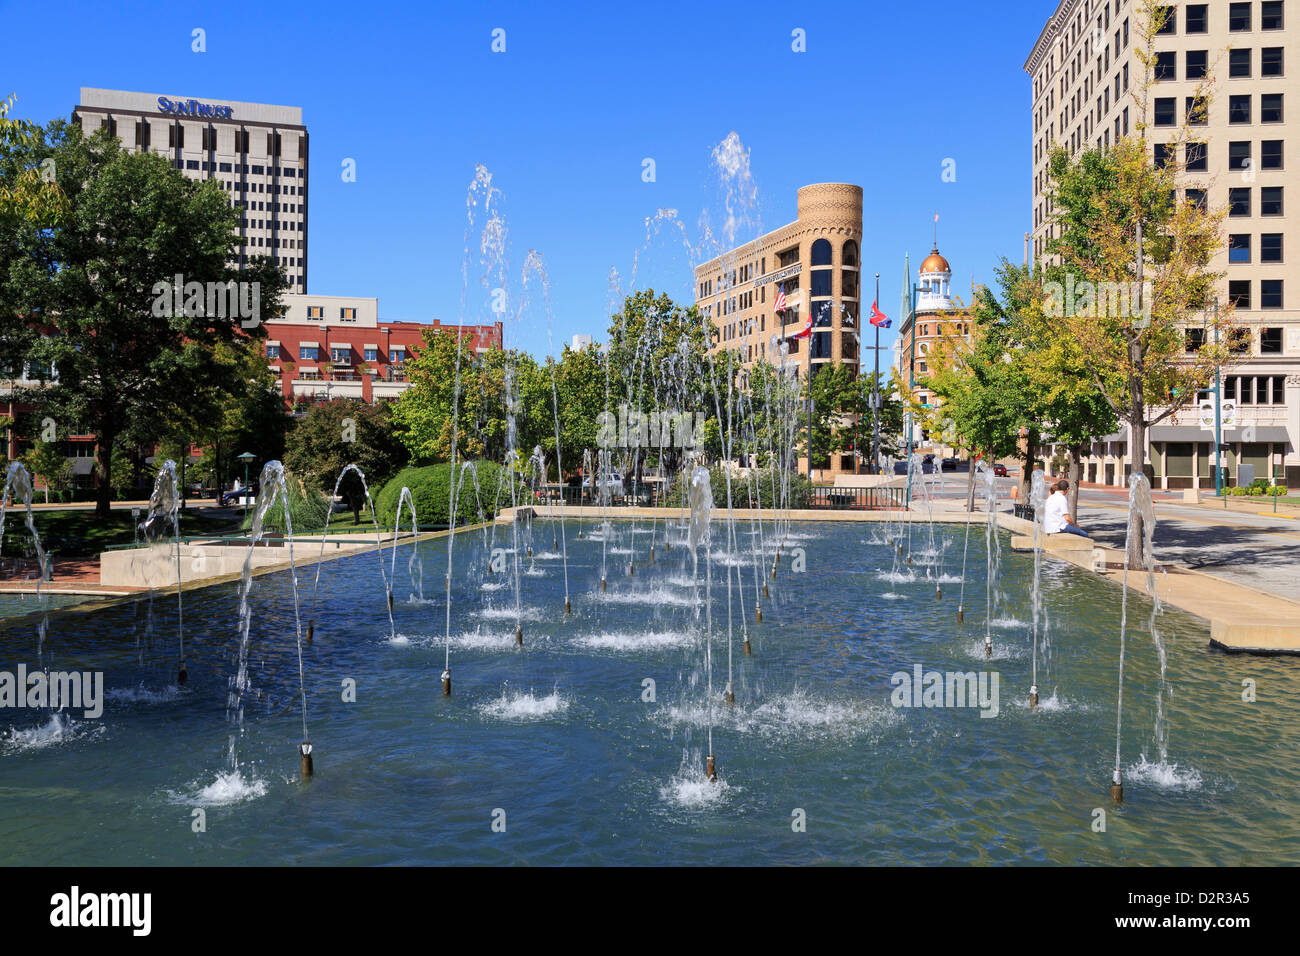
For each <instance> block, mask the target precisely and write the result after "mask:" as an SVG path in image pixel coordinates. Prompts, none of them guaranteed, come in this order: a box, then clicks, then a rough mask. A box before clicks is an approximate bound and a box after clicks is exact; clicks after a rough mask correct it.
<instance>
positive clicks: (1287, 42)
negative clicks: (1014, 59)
mask: <svg viewBox="0 0 1300 956" xmlns="http://www.w3.org/2000/svg"><path fill="white" fill-rule="evenodd" d="M1288 7H1291V8H1292V9H1290V10H1288V9H1287V8H1288ZM1167 9H1168V10H1169V16H1168V17H1167V18H1166V20H1165V25H1164V27H1163V29H1162V30H1161V31H1160V32H1159V33H1158V34H1157V35H1156V36H1155V37H1154V40H1153V47H1152V52H1153V54H1154V62H1153V63H1152V65H1151V66H1152V80H1153V83H1152V85H1151V88H1150V90H1149V95H1148V96H1147V98H1146V106H1145V109H1144V107H1143V101H1142V99H1141V98H1139V97H1137V96H1135V93H1137V92H1138V91H1139V90H1140V89H1141V88H1142V85H1143V77H1144V68H1143V64H1142V62H1141V60H1140V59H1139V58H1138V56H1137V47H1138V46H1139V45H1140V43H1141V41H1140V38H1139V35H1138V34H1139V31H1140V20H1141V16H1142V4H1141V3H1140V2H1138V0H1062V2H1061V3H1060V4H1059V5H1058V6H1057V8H1056V12H1055V13H1054V14H1053V15H1052V17H1051V18H1050V19H1049V20H1048V21H1047V24H1046V26H1044V27H1043V30H1042V33H1041V34H1040V35H1039V37H1038V40H1037V42H1036V43H1035V44H1034V48H1033V50H1032V51H1031V53H1030V55H1029V59H1028V60H1027V61H1026V62H1025V64H1024V69H1025V71H1026V72H1027V73H1028V74H1029V76H1030V78H1031V83H1032V116H1031V122H1032V128H1033V148H1032V155H1033V166H1032V168H1033V232H1032V237H1033V251H1034V255H1035V257H1036V258H1041V257H1042V256H1043V255H1045V253H1046V243H1047V240H1048V239H1049V238H1051V235H1052V229H1053V227H1052V225H1051V223H1050V216H1051V204H1050V200H1049V197H1048V194H1047V187H1048V178H1047V163H1048V158H1049V155H1050V152H1051V150H1052V148H1053V147H1054V146H1056V145H1063V146H1065V147H1067V148H1069V149H1071V150H1074V151H1080V150H1084V149H1097V148H1100V149H1105V148H1107V147H1108V146H1110V145H1111V144H1112V143H1115V142H1116V141H1118V140H1119V139H1120V138H1122V137H1125V136H1130V135H1134V134H1136V133H1137V129H1138V126H1139V125H1144V126H1145V130H1144V133H1145V136H1146V138H1147V141H1148V142H1149V143H1150V144H1151V145H1152V148H1153V150H1154V151H1155V152H1156V156H1163V155H1164V152H1163V151H1164V147H1165V145H1166V144H1167V143H1168V142H1169V141H1171V140H1173V139H1174V138H1175V134H1176V132H1177V130H1178V128H1179V127H1180V126H1181V125H1182V124H1183V122H1184V121H1187V120H1190V121H1192V122H1193V123H1195V124H1196V125H1197V126H1198V127H1199V128H1198V130H1197V132H1198V133H1201V134H1203V136H1204V139H1205V144H1204V146H1203V147H1198V146H1193V147H1191V152H1190V154H1189V155H1184V156H1176V157H1173V159H1174V160H1175V161H1177V162H1178V163H1179V165H1180V173H1179V176H1180V180H1181V183H1180V193H1181V196H1182V198H1183V199H1185V200H1192V201H1199V202H1206V203H1208V205H1209V207H1210V208H1211V209H1225V208H1226V209H1227V210H1228V216H1227V218H1226V219H1225V220H1224V232H1225V233H1226V238H1227V242H1226V248H1225V249H1224V250H1223V251H1222V252H1221V253H1220V254H1219V255H1217V256H1216V257H1215V258H1214V259H1213V260H1212V261H1211V262H1210V267H1211V268H1212V269H1214V270H1215V271H1223V272H1226V273H1227V275H1226V277H1225V278H1224V280H1223V282H1222V284H1221V286H1220V288H1219V289H1218V297H1219V301H1220V302H1221V303H1227V302H1229V301H1231V302H1233V303H1234V304H1235V309H1236V311H1235V320H1234V321H1235V322H1236V323H1238V324H1239V325H1241V326H1243V327H1244V328H1245V329H1246V330H1247V332H1248V333H1249V334H1248V335H1246V336H1244V337H1243V338H1242V339H1241V342H1240V344H1239V345H1237V346H1235V347H1234V348H1235V349H1236V350H1237V355H1236V360H1235V362H1234V364H1233V366H1232V367H1230V368H1227V369H1225V374H1224V377H1223V394H1222V398H1223V399H1224V401H1230V402H1232V403H1234V404H1235V406H1236V409H1235V410H1236V422H1235V424H1233V425H1232V426H1230V427H1229V428H1227V430H1226V431H1225V432H1224V436H1223V438H1224V442H1225V444H1227V445H1228V446H1229V450H1228V451H1227V452H1226V454H1225V455H1224V457H1223V468H1224V477H1225V478H1226V479H1227V480H1228V483H1234V482H1235V481H1236V480H1237V478H1238V477H1239V475H1240V474H1241V472H1240V471H1239V466H1240V465H1241V464H1248V465H1253V466H1254V473H1255V475H1256V476H1257V477H1268V476H1271V475H1277V476H1278V477H1279V479H1280V480H1283V481H1285V482H1286V483H1287V484H1289V485H1292V486H1294V485H1296V484H1300V278H1297V277H1296V276H1294V275H1288V273H1287V268H1286V261H1287V260H1286V249H1287V248H1290V249H1292V250H1296V249H1300V245H1297V243H1300V230H1298V229H1297V228H1296V222H1297V216H1296V215H1295V212H1294V210H1296V209H1300V206H1298V205H1297V204H1300V161H1297V160H1291V161H1288V160H1287V158H1286V157H1287V155H1288V152H1289V151H1295V150H1297V149H1298V148H1300V87H1298V86H1297V79H1296V78H1297V77H1298V76H1300V63H1296V62H1293V63H1292V64H1291V72H1290V73H1288V72H1287V71H1286V60H1287V57H1288V56H1290V57H1292V58H1293V59H1294V58H1295V57H1296V56H1297V55H1300V54H1297V48H1296V44H1295V43H1293V42H1291V38H1292V37H1300V19H1297V18H1300V2H1297V0H1291V2H1289V3H1288V2H1285V0H1245V2H1222V0H1219V2H1214V3H1176V4H1169V5H1168V8H1167ZM1288 14H1289V15H1290V17H1291V19H1292V20H1293V21H1294V22H1288ZM1205 80H1210V81H1211V82H1212V100H1211V101H1210V102H1208V104H1202V105H1207V106H1208V109H1204V110H1202V109H1200V108H1199V106H1198V103H1197V101H1196V99H1195V95H1196V91H1197V88H1198V86H1199V85H1200V84H1201V83H1202V82H1203V81H1205ZM1288 97H1290V101H1289V102H1288V100H1287V98H1288ZM1288 107H1289V109H1290V112H1289V113H1288ZM1201 114H1203V115H1201ZM1293 126H1295V127H1296V132H1292V131H1291V127H1293ZM1153 158H1156V157H1153ZM1184 167H1185V168H1184ZM1288 202H1289V203H1290V204H1291V207H1290V208H1288V205H1287V204H1288ZM1189 347H1193V348H1194V347H1196V330H1191V331H1190V335H1189ZM1208 399H1209V395H1208V393H1202V394H1201V395H1200V396H1198V402H1194V403H1193V405H1192V407H1190V408H1188V409H1187V410H1186V411H1183V412H1180V413H1179V415H1178V417H1177V418H1176V419H1175V420H1173V421H1166V422H1164V423H1162V424H1160V425H1156V426H1154V427H1153V428H1151V429H1149V430H1148V441H1149V443H1150V460H1151V461H1152V463H1153V464H1154V467H1155V475H1156V485H1157V487H1164V488H1171V489H1174V488H1199V489H1202V490H1205V489H1210V490H1212V489H1213V488H1214V486H1215V479H1214V471H1213V466H1214V461H1215V456H1214V428H1213V421H1212V419H1211V418H1208V417H1206V416H1202V415H1201V414H1200V412H1199V407H1198V406H1199V401H1205V400H1208ZM1127 461H1128V448H1127V435H1126V429H1124V428H1121V430H1120V431H1119V432H1117V433H1116V434H1114V435H1109V436H1106V439H1105V440H1104V441H1100V442H1096V443H1094V445H1093V448H1092V450H1091V454H1090V455H1089V456H1088V458H1087V459H1086V460H1085V462H1084V468H1085V473H1084V478H1085V480H1089V481H1097V482H1102V483H1105V484H1122V483H1124V481H1125V474H1126V472H1127V467H1126V464H1127Z"/></svg>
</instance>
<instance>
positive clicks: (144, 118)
mask: <svg viewBox="0 0 1300 956" xmlns="http://www.w3.org/2000/svg"><path fill="white" fill-rule="evenodd" d="M73 119H74V121H75V122H78V123H80V124H81V128H82V129H83V130H84V131H85V132H86V133H92V132H94V131H95V130H97V129H101V128H105V127H106V128H107V129H108V130H109V131H110V132H111V133H112V134H114V135H115V136H117V138H118V139H119V140H121V142H122V145H123V146H124V147H126V148H128V149H136V150H141V151H148V152H152V153H155V154H157V155H159V156H162V157H164V158H165V159H167V160H168V162H170V163H171V164H172V166H173V167H175V168H176V169H179V170H180V171H181V172H182V173H184V174H185V175H186V176H189V177H191V178H192V179H215V180H216V181H217V182H219V183H220V184H221V188H222V189H223V190H225V192H226V194H227V196H228V197H229V199H228V201H229V203H230V205H231V207H232V208H240V207H242V209H243V214H242V216H241V218H240V222H239V235H240V239H241V240H242V246H241V247H240V252H239V255H238V258H236V259H235V260H233V263H234V264H235V265H242V264H246V263H247V261H248V260H249V259H250V258H256V257H259V256H269V257H271V258H272V259H274V261H275V262H276V263H277V264H278V265H279V266H280V268H281V271H283V273H284V274H285V276H286V277H287V279H288V280H289V286H288V291H289V292H297V293H302V292H306V291H307V222H308V219H307V183H308V179H307V170H308V155H309V149H308V135H307V127H305V126H304V125H303V123H302V110H301V109H300V108H298V107H296V106H269V105H267V104H264V103H240V102H237V101H235V100H220V99H193V98H183V97H180V96H177V95H175V94H171V93H168V94H156V93H133V92H126V91H123V90H100V89H93V88H90V87H84V86H83V87H82V88H81V102H80V103H79V104H77V106H76V107H75V108H74V110H73Z"/></svg>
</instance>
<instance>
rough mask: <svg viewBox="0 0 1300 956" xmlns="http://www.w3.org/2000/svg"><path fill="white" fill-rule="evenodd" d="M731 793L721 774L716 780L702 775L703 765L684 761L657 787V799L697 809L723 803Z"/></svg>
mask: <svg viewBox="0 0 1300 956" xmlns="http://www.w3.org/2000/svg"><path fill="white" fill-rule="evenodd" d="M730 793H731V787H730V786H728V785H727V781H726V779H725V778H724V777H723V776H722V774H718V779H717V781H716V782H711V781H710V780H709V778H708V777H706V776H705V775H704V768H703V766H699V767H696V766H691V765H688V764H687V763H686V762H685V761H683V762H682V766H681V769H680V770H678V771H677V773H675V774H674V775H673V777H672V779H670V780H669V781H668V782H667V783H666V784H664V785H663V786H662V787H660V788H659V799H661V800H663V801H664V803H668V804H672V805H673V806H677V807H684V808H686V809H691V810H697V809H700V808H702V807H713V806H717V805H718V804H721V803H725V802H726V800H727V797H728V796H729V795H730Z"/></svg>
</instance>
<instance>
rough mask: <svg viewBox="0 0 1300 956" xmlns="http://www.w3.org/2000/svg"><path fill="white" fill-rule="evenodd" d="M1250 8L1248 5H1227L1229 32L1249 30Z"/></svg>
mask: <svg viewBox="0 0 1300 956" xmlns="http://www.w3.org/2000/svg"><path fill="white" fill-rule="evenodd" d="M1250 7H1251V5H1250V4H1249V3H1230V4H1228V29H1229V30H1230V31H1232V32H1233V33H1240V32H1242V31H1243V30H1249V29H1250Z"/></svg>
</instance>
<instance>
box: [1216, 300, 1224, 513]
mask: <svg viewBox="0 0 1300 956" xmlns="http://www.w3.org/2000/svg"><path fill="white" fill-rule="evenodd" d="M1214 344H1215V345H1216V346H1217V345H1218V344H1219V297H1218V296H1217V295H1216V296H1215V297H1214ZM1215 351H1216V352H1217V351H1218V349H1217V348H1216V349H1215ZM1220 371H1221V368H1220V365H1219V362H1218V360H1217V359H1216V360H1215V363H1214V495H1215V497H1216V498H1222V497H1223V406H1222V404H1221V403H1222V399H1223V382H1222V381H1221V377H1220ZM1224 504H1225V505H1226V504H1227V502H1226V501H1225V502H1224Z"/></svg>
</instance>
